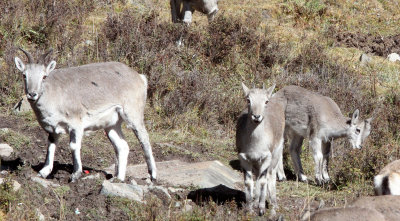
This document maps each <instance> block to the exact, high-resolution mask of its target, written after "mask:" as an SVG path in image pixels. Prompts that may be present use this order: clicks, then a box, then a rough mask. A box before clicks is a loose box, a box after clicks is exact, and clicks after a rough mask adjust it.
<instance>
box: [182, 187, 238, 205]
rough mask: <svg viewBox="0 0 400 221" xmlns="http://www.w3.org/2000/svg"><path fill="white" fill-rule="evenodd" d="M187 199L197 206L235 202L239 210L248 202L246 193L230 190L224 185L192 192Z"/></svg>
mask: <svg viewBox="0 0 400 221" xmlns="http://www.w3.org/2000/svg"><path fill="white" fill-rule="evenodd" d="M187 198H188V199H191V200H192V201H193V202H195V203H196V204H203V203H208V202H209V201H210V200H212V201H214V202H215V203H217V204H225V203H227V202H231V201H235V203H236V205H237V207H239V208H241V207H242V205H243V204H244V203H245V202H246V197H245V194H244V192H242V191H240V190H235V189H232V188H229V187H227V186H225V185H223V184H220V185H218V186H215V187H211V188H202V189H198V190H193V191H190V192H189V194H188V196H187Z"/></svg>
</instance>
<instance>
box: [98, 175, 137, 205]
mask: <svg viewBox="0 0 400 221" xmlns="http://www.w3.org/2000/svg"><path fill="white" fill-rule="evenodd" d="M100 193H101V194H103V195H111V196H118V197H125V198H128V199H130V200H134V201H137V202H143V190H142V188H140V187H139V186H138V185H133V184H127V183H111V182H110V181H108V180H105V181H104V182H103V185H102V188H101V191H100Z"/></svg>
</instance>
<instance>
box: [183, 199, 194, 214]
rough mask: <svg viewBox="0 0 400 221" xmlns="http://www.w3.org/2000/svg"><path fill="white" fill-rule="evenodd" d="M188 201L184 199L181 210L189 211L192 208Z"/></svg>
mask: <svg viewBox="0 0 400 221" xmlns="http://www.w3.org/2000/svg"><path fill="white" fill-rule="evenodd" d="M188 202H189V201H185V204H184V205H183V208H182V211H183V212H190V211H192V209H193V206H191V205H190V204H188Z"/></svg>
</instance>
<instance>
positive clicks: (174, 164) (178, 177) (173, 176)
mask: <svg viewBox="0 0 400 221" xmlns="http://www.w3.org/2000/svg"><path fill="white" fill-rule="evenodd" d="M156 166H157V180H160V181H164V182H167V183H169V184H171V185H173V186H197V187H200V188H210V187H215V186H218V185H220V184H223V185H225V186H227V187H230V188H238V185H237V184H238V183H241V182H242V176H241V175H240V174H239V172H237V171H235V170H233V169H231V168H229V167H227V166H225V165H223V164H222V163H221V162H219V161H206V162H199V163H186V162H182V161H180V160H173V161H164V162H157V163H156ZM114 167H115V166H114V165H112V166H111V167H109V168H107V169H106V172H108V173H110V174H112V173H113V172H114ZM126 175H127V176H132V177H134V178H138V179H143V178H146V177H147V176H148V172H147V165H146V164H140V165H131V166H128V168H127V171H126Z"/></svg>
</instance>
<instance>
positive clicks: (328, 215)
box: [308, 207, 385, 221]
mask: <svg viewBox="0 0 400 221" xmlns="http://www.w3.org/2000/svg"><path fill="white" fill-rule="evenodd" d="M308 220H310V221H385V217H384V215H383V214H381V213H380V212H378V211H376V210H375V209H371V208H358V207H348V208H326V209H321V210H317V211H316V212H315V213H313V214H312V215H311V217H310V218H309V219H308Z"/></svg>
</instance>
